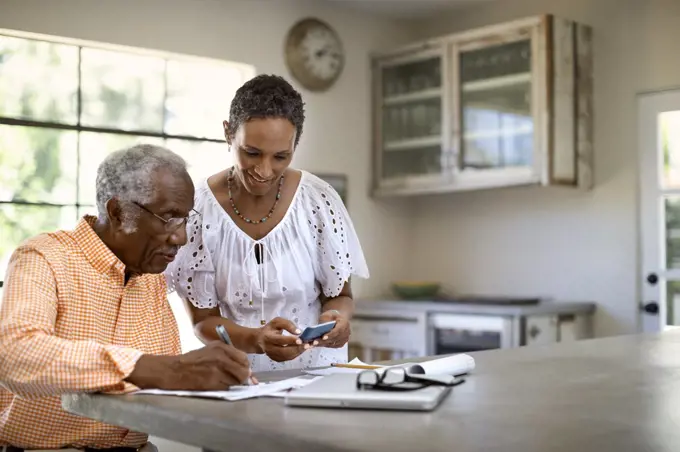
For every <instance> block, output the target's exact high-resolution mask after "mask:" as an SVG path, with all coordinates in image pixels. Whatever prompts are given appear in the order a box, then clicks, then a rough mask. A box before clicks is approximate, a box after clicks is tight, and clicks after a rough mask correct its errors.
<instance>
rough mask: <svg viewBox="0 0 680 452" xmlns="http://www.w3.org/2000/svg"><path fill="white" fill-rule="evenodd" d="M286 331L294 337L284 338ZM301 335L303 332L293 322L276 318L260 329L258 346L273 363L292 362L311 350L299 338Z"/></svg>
mask: <svg viewBox="0 0 680 452" xmlns="http://www.w3.org/2000/svg"><path fill="white" fill-rule="evenodd" d="M284 330H285V331H288V332H289V333H290V334H292V336H284V335H283V332H284ZM300 333H301V331H300V330H299V329H298V328H297V327H296V326H295V324H294V323H293V322H291V321H290V320H287V319H284V318H283V317H276V318H274V319H272V320H271V321H270V322H269V323H267V324H266V325H265V326H263V327H262V328H260V329H259V332H258V335H257V345H258V347H259V348H260V350H262V352H263V353H265V354H266V355H267V356H269V358H271V359H272V360H273V361H276V362H283V361H290V360H291V359H295V358H297V357H298V356H300V355H301V354H302V353H304V352H305V350H307V349H308V348H310V345H309V344H303V343H302V340H300V339H299V338H298V337H297V335H298V334H300Z"/></svg>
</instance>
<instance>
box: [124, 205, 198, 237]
mask: <svg viewBox="0 0 680 452" xmlns="http://www.w3.org/2000/svg"><path fill="white" fill-rule="evenodd" d="M133 204H134V205H136V206H137V207H139V208H141V209H143V210H146V211H147V212H149V213H150V214H151V215H153V216H154V217H156V218H158V219H159V220H161V221H162V222H163V225H164V226H165V230H166V231H167V232H174V231H176V230H177V229H179V228H180V227H182V226H184V225H185V224H187V223H188V222H190V221H191V220H193V219H194V218H196V217H197V216H198V215H200V213H199V212H198V211H196V210H194V209H191V211H190V212H189V216H188V217H183V218H177V217H173V218H169V219H167V220H166V219H165V218H163V217H161V216H160V215H157V214H155V213H153V212H152V211H150V210H149V209H148V208H146V207H144V206H143V205H141V204H139V203H138V202H133Z"/></svg>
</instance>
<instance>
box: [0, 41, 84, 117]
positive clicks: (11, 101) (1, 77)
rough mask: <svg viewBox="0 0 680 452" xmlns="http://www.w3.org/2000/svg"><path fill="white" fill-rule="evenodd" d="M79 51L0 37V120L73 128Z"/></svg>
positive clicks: (65, 46)
mask: <svg viewBox="0 0 680 452" xmlns="http://www.w3.org/2000/svg"><path fill="white" fill-rule="evenodd" d="M77 92H78V47H74V46H68V45H63V44H53V43H51V42H42V41H34V40H30V39H21V38H11V37H9V36H0V116H6V117H12V118H23V119H31V120H36V121H51V122H59V123H66V124H75V123H76V121H77V109H78V106H77Z"/></svg>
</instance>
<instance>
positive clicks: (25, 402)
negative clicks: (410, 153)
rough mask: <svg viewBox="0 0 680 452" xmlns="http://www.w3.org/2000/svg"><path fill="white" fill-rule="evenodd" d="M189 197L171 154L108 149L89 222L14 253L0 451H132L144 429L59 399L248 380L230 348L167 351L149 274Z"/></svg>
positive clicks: (176, 232)
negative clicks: (66, 407)
mask: <svg viewBox="0 0 680 452" xmlns="http://www.w3.org/2000/svg"><path fill="white" fill-rule="evenodd" d="M193 199H194V189H193V184H192V182H191V178H190V177H189V174H188V173H187V170H186V163H185V162H184V160H182V159H181V158H180V157H179V156H177V155H176V154H174V153H172V152H170V151H168V150H166V149H163V148H159V147H156V146H149V145H140V146H135V147H132V148H130V149H126V150H122V151H118V152H115V153H113V154H111V155H109V156H108V157H107V158H106V160H105V161H104V162H103V163H102V164H101V165H100V167H99V169H98V172H97V207H98V210H99V217H98V218H95V217H88V216H86V217H84V218H83V219H81V220H80V222H79V223H78V225H77V226H76V228H75V230H73V231H57V232H54V233H49V234H42V235H39V236H37V237H34V238H32V239H30V240H28V241H26V242H25V243H23V244H22V245H21V246H20V247H19V248H18V249H17V250H16V251H15V252H14V254H13V255H12V258H11V260H10V263H9V268H8V271H7V278H6V281H5V288H4V298H3V300H2V305H1V307H0V451H4V452H21V451H22V450H23V449H43V450H44V449H60V448H78V449H99V450H101V449H113V448H115V450H116V452H126V451H129V452H133V451H136V450H138V449H139V448H141V447H142V446H144V445H145V444H147V436H146V435H145V434H142V433H137V432H132V431H128V430H126V429H124V428H119V427H114V426H110V425H105V424H101V423H99V422H95V421H92V420H88V419H84V418H80V417H77V416H73V415H70V414H68V413H66V412H65V411H63V410H62V409H61V403H60V397H59V396H60V394H64V393H74V392H97V391H107V392H122V391H128V390H131V389H135V388H151V387H154V388H162V389H190V390H192V389H193V390H208V389H219V388H225V387H227V386H229V385H230V384H238V383H242V382H244V381H245V380H247V379H248V377H249V375H250V368H249V365H248V360H247V357H246V355H245V354H244V353H242V352H240V351H238V350H236V349H234V348H233V347H231V346H227V345H225V344H221V343H213V344H210V345H208V346H206V347H205V348H203V349H200V350H196V351H193V352H190V353H187V354H185V355H181V356H179V354H180V345H179V334H178V331H177V325H176V323H175V319H174V317H173V313H172V311H171V309H170V306H169V305H168V302H167V295H166V293H167V292H166V285H165V280H164V277H163V276H162V275H161V272H163V270H165V268H166V267H167V265H168V264H169V263H170V262H171V261H172V260H173V259H174V257H175V254H176V253H177V250H178V249H179V248H180V247H181V246H182V245H184V244H185V243H186V242H187V235H186V228H185V226H186V224H187V222H188V221H192V216H193V215H196V212H195V211H193ZM62 452H63V449H62Z"/></svg>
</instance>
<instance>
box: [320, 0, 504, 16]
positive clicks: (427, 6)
mask: <svg viewBox="0 0 680 452" xmlns="http://www.w3.org/2000/svg"><path fill="white" fill-rule="evenodd" d="M325 1H327V2H332V3H335V4H338V5H343V6H347V7H348V8H352V9H354V10H358V11H363V12H366V13H371V14H377V15H381V16H385V17H391V18H398V19H413V18H424V17H428V16H431V15H434V14H436V13H439V12H441V11H444V10H452V9H456V8H463V7H467V6H472V5H475V4H481V3H486V2H489V1H492V0H325Z"/></svg>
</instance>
